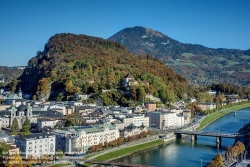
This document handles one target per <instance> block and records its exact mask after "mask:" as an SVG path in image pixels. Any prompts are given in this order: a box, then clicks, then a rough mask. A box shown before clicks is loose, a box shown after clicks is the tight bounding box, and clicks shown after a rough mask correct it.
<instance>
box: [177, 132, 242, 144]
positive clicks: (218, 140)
mask: <svg viewBox="0 0 250 167" xmlns="http://www.w3.org/2000/svg"><path fill="white" fill-rule="evenodd" d="M174 133H175V135H176V137H177V138H181V137H182V135H191V140H197V136H210V137H216V143H217V145H219V146H220V145H221V138H232V139H235V142H237V141H238V137H239V135H238V134H229V133H215V132H204V131H186V130H176V131H175V132H174Z"/></svg>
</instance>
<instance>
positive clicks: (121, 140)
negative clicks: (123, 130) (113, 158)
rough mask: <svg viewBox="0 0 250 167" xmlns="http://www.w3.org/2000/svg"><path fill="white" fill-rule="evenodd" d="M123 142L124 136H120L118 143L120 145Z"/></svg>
mask: <svg viewBox="0 0 250 167" xmlns="http://www.w3.org/2000/svg"><path fill="white" fill-rule="evenodd" d="M122 143H123V138H121V137H119V138H118V139H117V144H118V145H121V144H122Z"/></svg>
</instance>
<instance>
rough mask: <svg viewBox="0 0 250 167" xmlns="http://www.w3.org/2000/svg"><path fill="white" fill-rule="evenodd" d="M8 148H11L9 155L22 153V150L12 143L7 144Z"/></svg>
mask: <svg viewBox="0 0 250 167" xmlns="http://www.w3.org/2000/svg"><path fill="white" fill-rule="evenodd" d="M7 145H8V147H9V155H19V153H20V149H19V148H18V147H17V146H16V145H15V144H12V143H7Z"/></svg>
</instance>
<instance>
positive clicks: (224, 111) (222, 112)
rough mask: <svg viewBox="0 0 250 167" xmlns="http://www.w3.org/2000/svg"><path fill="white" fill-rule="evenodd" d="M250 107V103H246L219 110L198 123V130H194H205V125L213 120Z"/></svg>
mask: <svg viewBox="0 0 250 167" xmlns="http://www.w3.org/2000/svg"><path fill="white" fill-rule="evenodd" d="M249 107H250V103H246V104H242V105H236V106H233V107H229V108H225V109H222V110H219V111H217V112H214V113H212V114H209V115H207V116H206V117H205V118H204V119H203V120H202V121H201V123H200V126H199V127H198V128H196V130H201V129H203V128H205V127H206V126H207V125H209V124H211V123H212V122H214V121H215V120H217V119H219V118H221V117H223V116H225V115H227V114H230V113H232V112H235V111H238V110H241V109H244V108H249Z"/></svg>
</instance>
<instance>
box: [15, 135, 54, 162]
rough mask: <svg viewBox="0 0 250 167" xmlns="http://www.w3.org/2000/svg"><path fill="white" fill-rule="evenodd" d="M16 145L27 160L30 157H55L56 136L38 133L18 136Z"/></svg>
mask: <svg viewBox="0 0 250 167" xmlns="http://www.w3.org/2000/svg"><path fill="white" fill-rule="evenodd" d="M15 144H16V146H17V147H19V148H20V154H21V155H22V157H23V158H25V159H26V158H28V157H29V156H32V157H35V158H39V157H41V156H42V155H55V135H51V134H42V133H37V134H30V135H27V136H17V137H16V138H15Z"/></svg>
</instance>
